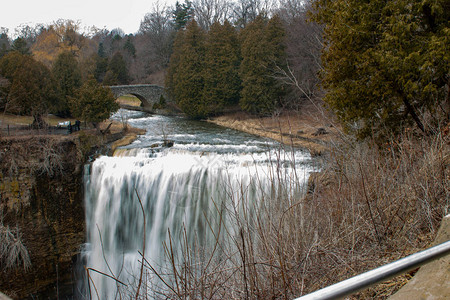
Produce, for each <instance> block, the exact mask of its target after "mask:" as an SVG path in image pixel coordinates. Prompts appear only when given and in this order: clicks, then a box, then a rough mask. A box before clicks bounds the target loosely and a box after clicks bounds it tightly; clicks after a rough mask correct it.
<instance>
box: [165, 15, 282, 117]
mask: <svg viewBox="0 0 450 300" xmlns="http://www.w3.org/2000/svg"><path fill="white" fill-rule="evenodd" d="M284 37H285V32H284V28H283V25H282V23H281V20H280V18H279V17H278V16H276V15H275V16H273V17H272V18H270V19H269V18H267V17H264V16H263V15H259V16H257V17H256V18H255V20H253V21H252V22H251V23H249V24H248V25H247V26H246V27H245V28H244V29H242V30H241V31H240V32H239V33H238V32H237V30H236V28H235V27H233V26H232V25H231V24H230V23H229V22H228V21H227V20H225V22H224V23H223V24H220V23H219V22H215V23H213V24H212V25H211V27H210V29H209V31H208V32H206V31H204V30H203V29H202V28H201V27H200V26H199V25H198V23H197V22H196V21H195V20H193V21H191V22H189V23H188V24H187V26H186V29H185V30H180V31H179V32H178V34H177V36H176V38H175V42H174V49H173V54H172V57H171V60H170V65H169V69H168V74H167V78H166V87H167V88H168V91H169V93H170V94H171V96H172V98H174V99H175V100H176V102H177V103H178V105H179V106H180V108H181V109H182V110H183V111H184V112H185V113H186V114H187V115H188V116H190V117H193V118H205V117H208V116H210V115H214V114H217V113H220V112H222V111H223V109H224V108H225V107H227V106H231V105H235V104H238V103H239V105H240V107H241V108H242V109H243V110H245V111H248V112H250V113H254V114H259V115H264V114H270V113H272V112H273V111H274V109H275V108H276V107H279V106H281V103H282V101H283V100H282V97H283V95H284V94H285V91H284V89H283V88H284V87H283V86H280V85H279V84H278V81H277V79H276V78H274V75H275V74H276V69H277V68H281V67H282V66H283V65H284V64H285V60H286V52H285V43H284Z"/></svg>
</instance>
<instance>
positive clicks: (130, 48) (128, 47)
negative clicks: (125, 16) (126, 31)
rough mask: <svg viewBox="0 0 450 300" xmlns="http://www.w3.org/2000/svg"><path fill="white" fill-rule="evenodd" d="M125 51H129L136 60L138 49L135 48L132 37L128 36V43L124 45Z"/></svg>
mask: <svg viewBox="0 0 450 300" xmlns="http://www.w3.org/2000/svg"><path fill="white" fill-rule="evenodd" d="M123 50H125V51H127V52H128V54H129V55H130V56H131V57H133V58H136V48H135V47H134V44H133V42H132V41H131V36H130V35H129V36H127V41H126V42H125V44H124V45H123Z"/></svg>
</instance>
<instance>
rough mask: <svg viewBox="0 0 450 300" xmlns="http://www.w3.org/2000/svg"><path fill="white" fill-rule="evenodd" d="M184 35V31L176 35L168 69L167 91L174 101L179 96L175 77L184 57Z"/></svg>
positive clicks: (166, 78)
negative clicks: (176, 92) (176, 91)
mask: <svg viewBox="0 0 450 300" xmlns="http://www.w3.org/2000/svg"><path fill="white" fill-rule="evenodd" d="M184 33H185V31H184V30H179V31H177V33H176V36H175V39H174V43H173V52H172V55H171V56H170V59H169V66H168V68H167V74H166V77H165V86H166V89H167V93H168V95H169V96H170V97H171V98H172V99H176V98H177V95H176V94H175V77H176V73H177V72H178V66H179V64H180V60H181V56H182V48H183V43H184Z"/></svg>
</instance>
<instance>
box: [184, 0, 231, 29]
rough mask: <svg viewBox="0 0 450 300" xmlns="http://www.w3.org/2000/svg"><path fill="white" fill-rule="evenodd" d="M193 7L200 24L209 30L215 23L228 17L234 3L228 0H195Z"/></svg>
mask: <svg viewBox="0 0 450 300" xmlns="http://www.w3.org/2000/svg"><path fill="white" fill-rule="evenodd" d="M193 8H194V15H195V19H196V20H197V22H198V24H199V25H200V26H201V27H202V28H203V29H205V30H208V29H209V27H210V26H211V25H212V24H213V23H215V22H223V21H224V20H226V19H228V17H229V16H230V14H231V12H232V3H231V2H230V1H228V0H195V1H194V2H193Z"/></svg>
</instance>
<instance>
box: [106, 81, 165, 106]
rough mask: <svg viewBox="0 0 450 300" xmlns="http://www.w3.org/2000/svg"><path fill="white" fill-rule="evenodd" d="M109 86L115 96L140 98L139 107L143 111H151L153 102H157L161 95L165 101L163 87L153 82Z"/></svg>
mask: <svg viewBox="0 0 450 300" xmlns="http://www.w3.org/2000/svg"><path fill="white" fill-rule="evenodd" d="M109 88H110V89H111V91H112V93H113V94H114V96H115V97H116V98H119V97H120V96H125V95H133V96H136V97H137V98H138V99H139V100H141V108H142V110H144V111H150V112H151V111H153V104H155V103H159V101H160V98H161V95H162V96H163V97H164V98H165V99H166V101H167V95H166V93H165V90H164V88H163V87H162V86H159V85H155V84H135V85H114V86H110V87H109Z"/></svg>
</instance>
